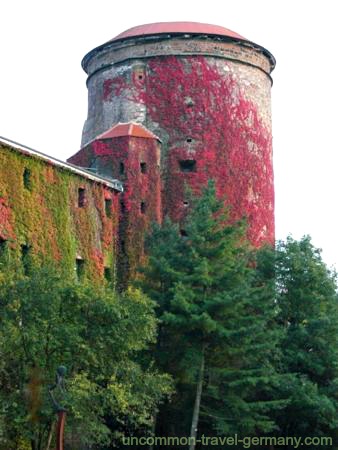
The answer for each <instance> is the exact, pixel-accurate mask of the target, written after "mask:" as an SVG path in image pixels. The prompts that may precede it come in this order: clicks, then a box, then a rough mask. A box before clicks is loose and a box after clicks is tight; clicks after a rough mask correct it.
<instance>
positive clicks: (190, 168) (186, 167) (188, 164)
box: [179, 159, 196, 172]
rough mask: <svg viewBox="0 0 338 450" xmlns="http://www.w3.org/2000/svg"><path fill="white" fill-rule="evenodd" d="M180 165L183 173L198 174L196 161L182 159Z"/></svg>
mask: <svg viewBox="0 0 338 450" xmlns="http://www.w3.org/2000/svg"><path fill="white" fill-rule="evenodd" d="M179 165H180V170H181V172H196V160H195V159H181V160H180V161H179Z"/></svg>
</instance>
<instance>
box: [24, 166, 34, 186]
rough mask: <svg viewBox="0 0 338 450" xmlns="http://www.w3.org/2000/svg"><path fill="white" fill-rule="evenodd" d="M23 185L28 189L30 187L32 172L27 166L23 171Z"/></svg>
mask: <svg viewBox="0 0 338 450" xmlns="http://www.w3.org/2000/svg"><path fill="white" fill-rule="evenodd" d="M23 185H24V187H25V189H28V190H29V191H30V190H31V189H32V173H31V171H30V170H29V169H27V168H26V169H25V170H24V171H23Z"/></svg>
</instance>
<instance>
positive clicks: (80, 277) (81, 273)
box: [75, 258, 85, 281]
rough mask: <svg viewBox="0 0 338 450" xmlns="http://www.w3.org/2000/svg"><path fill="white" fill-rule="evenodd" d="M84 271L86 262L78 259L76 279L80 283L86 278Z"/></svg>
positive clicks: (76, 261) (76, 262)
mask: <svg viewBox="0 0 338 450" xmlns="http://www.w3.org/2000/svg"><path fill="white" fill-rule="evenodd" d="M84 269H85V262H84V260H83V259H81V258H76V260H75V272H76V278H77V279H78V281H80V280H83V277H84Z"/></svg>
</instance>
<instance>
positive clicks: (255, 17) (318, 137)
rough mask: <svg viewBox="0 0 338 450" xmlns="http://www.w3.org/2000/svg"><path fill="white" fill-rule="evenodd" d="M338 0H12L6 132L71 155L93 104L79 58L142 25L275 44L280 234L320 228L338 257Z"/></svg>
mask: <svg viewBox="0 0 338 450" xmlns="http://www.w3.org/2000/svg"><path fill="white" fill-rule="evenodd" d="M336 6H337V3H336V2H335V1H333V0H322V1H320V2H318V1H312V0H307V1H305V0H293V1H291V0H283V1H281V0H278V1H277V0H241V1H239V0H231V1H230V0H210V1H206V2H202V1H199V0H194V1H193V0H185V1H182V0H170V1H164V0H162V1H161V0H156V1H155V0H142V1H140V0H138V1H136V0H129V1H119V2H118V1H113V0H111V1H106V0H90V1H88V0H77V1H74V0H68V1H66V0H57V1H51V0H2V1H1V3H0V18H1V22H0V42H1V44H0V45H1V47H0V48H1V68H0V136H4V137H7V138H9V139H12V140H14V141H17V142H19V143H21V144H24V145H27V146H29V147H33V148H35V149H36V150H39V151H42V152H44V153H47V154H50V155H52V156H55V157H58V158H60V159H66V158H67V157H69V156H70V155H72V154H73V153H75V152H76V151H77V150H78V149H79V147H80V139H81V133H82V126H83V123H84V120H85V118H86V114H87V89H86V84H85V82H86V75H85V73H84V72H83V71H82V68H81V65H80V62H81V59H82V57H83V56H84V55H85V54H86V53H87V52H88V51H89V50H91V49H92V48H94V47H96V46H97V45H100V44H102V43H104V42H106V41H107V40H109V39H111V38H113V37H114V36H116V35H117V34H119V33H120V32H122V31H124V30H126V29H128V28H131V27H133V26H136V25H140V24H144V23H152V22H165V21H194V22H204V23H210V24H217V25H221V26H224V27H226V28H229V29H232V30H233V31H236V32H237V33H239V34H241V35H242V36H244V37H246V38H247V39H249V40H252V41H254V42H256V43H258V44H260V45H262V46H264V47H266V48H267V49H268V50H270V51H271V53H272V54H273V55H274V56H275V57H276V59H277V66H276V69H275V71H274V72H273V74H272V76H273V79H274V86H273V88H272V110H273V116H272V121H273V136H274V170H275V191H276V234H277V238H283V239H284V238H285V236H286V235H287V234H288V233H292V234H293V236H294V237H295V238H297V239H298V238H300V237H301V236H302V235H304V234H310V235H311V236H312V238H313V242H314V244H315V245H316V246H317V247H321V248H322V249H323V258H324V260H325V261H326V262H327V263H328V264H329V265H332V264H334V265H335V266H336V267H338V238H337V233H338V213H337V210H338V201H337V192H338V190H337V184H338V172H337V162H338V148H337V132H338V114H337V106H338V87H337V85H338V82H337V80H338V74H337V68H338V62H337V61H338V58H337V31H336V30H337V12H336V10H335V8H336Z"/></svg>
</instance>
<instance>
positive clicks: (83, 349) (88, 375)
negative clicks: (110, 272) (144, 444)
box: [0, 269, 170, 450]
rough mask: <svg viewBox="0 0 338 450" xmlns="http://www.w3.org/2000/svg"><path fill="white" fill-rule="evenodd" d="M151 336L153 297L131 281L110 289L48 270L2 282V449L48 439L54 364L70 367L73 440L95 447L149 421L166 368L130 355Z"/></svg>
mask: <svg viewBox="0 0 338 450" xmlns="http://www.w3.org/2000/svg"><path fill="white" fill-rule="evenodd" d="M155 337H156V319H155V316H154V313H153V304H152V302H151V301H150V300H149V299H147V297H145V296H144V295H143V294H141V293H140V292H139V291H137V290H129V291H128V292H126V293H125V294H123V295H116V294H115V293H114V292H112V291H111V290H109V289H108V288H105V287H98V286H89V285H82V284H75V285H74V284H73V283H71V282H68V281H66V280H64V279H63V278H62V277H61V276H59V275H58V274H57V272H56V271H54V270H50V269H42V270H40V271H36V272H35V273H34V274H33V275H32V276H31V277H30V278H25V279H21V280H12V281H10V282H8V281H7V282H6V283H2V284H1V286H0V343H1V347H0V352H1V355H0V361H1V363H0V404H1V409H0V425H1V427H2V428H1V431H2V434H0V439H2V445H3V447H1V448H6V449H8V450H11V449H13V450H14V449H16V450H17V449H19V448H20V449H21V448H22V449H24V448H25V449H26V448H27V442H29V443H30V447H31V449H32V450H42V449H45V448H47V447H48V444H47V442H48V441H50V436H51V434H52V430H53V426H54V420H55V413H54V412H53V410H52V408H51V402H50V400H49V396H48V385H51V384H53V382H54V377H55V375H54V374H55V369H56V368H57V367H58V366H59V365H60V364H62V365H65V366H66V367H67V368H68V376H67V380H68V383H67V385H68V386H67V398H66V400H65V402H66V408H67V410H68V415H67V425H66V431H67V432H68V435H67V436H66V440H67V441H68V442H70V443H71V448H74V447H76V448H80V447H81V445H83V444H89V443H90V444H98V445H99V446H100V447H99V448H101V449H102V448H103V447H104V446H105V445H108V444H109V443H110V442H111V441H118V439H119V438H120V437H121V436H122V435H123V432H128V434H130V433H133V432H135V431H137V430H139V429H142V430H146V429H148V428H149V426H150V424H151V413H152V411H153V410H154V408H155V407H156V405H157V404H158V403H159V402H160V400H161V399H162V397H163V396H164V395H165V394H166V393H168V392H169V390H170V382H169V378H168V376H164V375H160V374H159V373H157V371H156V370H154V369H153V367H152V366H151V364H150V363H148V364H140V362H138V361H140V355H141V354H142V352H143V351H144V350H145V349H146V348H147V346H148V345H149V343H151V342H153V341H154V340H155ZM111 418H114V421H113V422H112V421H111ZM74 440H75V441H74ZM24 443H26V444H25V445H26V447H25V446H24Z"/></svg>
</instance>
